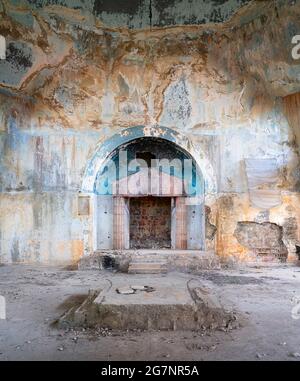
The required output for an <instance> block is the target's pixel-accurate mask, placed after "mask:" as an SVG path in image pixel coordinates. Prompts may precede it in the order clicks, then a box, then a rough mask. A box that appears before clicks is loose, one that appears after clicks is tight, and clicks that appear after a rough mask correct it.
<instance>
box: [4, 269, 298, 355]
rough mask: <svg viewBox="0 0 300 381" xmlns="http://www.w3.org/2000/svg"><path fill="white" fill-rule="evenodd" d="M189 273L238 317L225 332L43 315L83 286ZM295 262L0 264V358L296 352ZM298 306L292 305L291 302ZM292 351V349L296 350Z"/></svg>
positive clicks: (70, 301)
mask: <svg viewBox="0 0 300 381" xmlns="http://www.w3.org/2000/svg"><path fill="white" fill-rule="evenodd" d="M191 278H196V279H199V280H200V281H201V282H204V283H205V284H206V285H207V286H208V287H209V288H210V289H211V290H212V292H217V293H218V294H219V295H221V296H222V297H223V299H224V301H225V300H226V306H227V305H231V306H232V307H233V308H234V309H235V310H237V311H239V312H240V314H241V315H242V316H243V317H244V318H243V319H242V325H243V326H242V327H240V328H238V329H235V330H231V331H229V332H222V331H212V332H206V333H203V332H192V331H176V332H173V331H172V332H171V331H169V332H165V331H161V332H139V331H136V332H120V331H105V330H102V329H98V330H88V329H85V330H84V329H81V330H58V329H56V328H53V326H52V325H51V323H52V322H53V321H54V320H55V319H57V318H58V317H59V316H60V315H61V314H62V313H63V312H65V311H66V310H67V309H68V308H69V307H71V306H72V305H74V303H80V302H81V301H82V300H83V299H84V297H85V296H86V295H87V293H88V290H89V289H96V288H98V287H99V285H100V284H104V283H105V279H110V280H111V282H112V284H113V285H114V283H116V284H117V283H118V284H120V283H122V284H124V285H127V284H128V285H130V284H133V283H134V284H148V285H151V284H152V283H153V284H155V283H156V284H159V282H161V283H162V284H168V283H170V284H173V285H176V282H177V283H178V288H179V289H181V287H183V285H184V284H186V282H187V281H188V280H189V279H191ZM299 286H300V268H299V267H296V266H292V265H289V266H272V267H243V268H240V269H238V270H220V271H203V273H202V274H201V275H197V276H195V275H193V276H191V275H188V274H179V273H169V274H167V275H165V276H164V275H151V276H149V275H127V274H113V273H108V272H99V271H71V270H66V269H62V268H57V267H45V266H28V265H7V266H1V267H0V295H3V296H5V298H6V303H7V319H6V320H0V359H1V360H259V361H263V360H299V359H300V337H299V335H298V332H299V328H300V319H298V320H297V319H293V318H292V308H293V307H294V306H295V305H296V303H298V302H300V287H299ZM299 310H300V309H299ZM298 356H299V357H298Z"/></svg>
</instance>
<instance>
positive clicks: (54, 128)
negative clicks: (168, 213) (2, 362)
mask: <svg viewBox="0 0 300 381" xmlns="http://www.w3.org/2000/svg"><path fill="white" fill-rule="evenodd" d="M123 3H126V4H129V2H123ZM130 3H131V4H132V8H130V9H129V8H126V7H128V6H126V7H125V6H124V7H119V6H118V2H110V5H109V3H108V1H99V2H97V5H95V4H96V2H94V1H93V0H85V1H84V2H81V1H80V2H79V1H78V2H76V1H75V2H74V1H72V2H71V1H67V0H66V1H59V0H56V1H50V0H40V1H36V2H33V1H29V0H28V1H16V0H11V1H7V0H5V1H1V2H0V17H1V23H0V34H1V35H3V36H5V37H6V42H7V59H6V60H0V151H1V158H0V191H1V195H0V213H1V214H0V240H1V245H0V250H1V251H0V261H1V262H2V261H3V262H11V261H13V262H20V261H21V262H22V261H39V262H71V261H74V260H76V259H77V258H79V257H80V256H81V255H84V254H86V253H89V252H91V251H92V245H93V224H92V219H93V218H92V215H93V210H92V203H91V208H90V213H89V214H88V215H78V192H79V190H80V189H82V182H83V179H84V173H85V170H86V166H87V164H88V162H89V160H90V159H91V158H92V156H93V155H94V153H95V152H96V150H97V148H98V147H101V144H102V143H103V142H105V141H106V140H107V139H108V138H110V137H112V136H114V134H116V133H120V132H121V133H122V131H123V130H124V128H131V127H134V126H138V125H140V126H146V128H148V127H149V128H151V131H156V132H157V134H158V135H159V134H160V132H159V131H160V130H159V129H158V127H156V126H157V125H160V126H164V127H168V128H170V129H171V130H173V131H175V132H176V133H180V134H182V136H186V137H187V138H188V142H189V143H188V144H189V145H191V147H190V152H191V151H193V152H194V153H195V156H196V157H195V160H196V161H199V162H201V161H204V160H206V162H207V163H209V166H210V171H211V172H212V177H213V178H214V179H215V180H216V186H215V188H214V187H211V188H209V189H207V191H206V205H207V206H208V207H209V208H210V210H211V213H210V217H209V221H210V223H211V224H212V225H214V226H216V228H217V231H216V233H215V234H214V236H213V238H212V239H207V248H212V249H215V250H216V252H217V253H218V255H221V256H224V257H229V256H233V257H235V258H238V259H240V260H247V259H251V258H252V256H251V253H250V251H249V248H247V247H246V246H244V245H241V243H239V242H238V241H237V239H236V238H235V236H234V231H235V229H236V227H237V224H238V222H241V221H250V222H251V221H252V222H259V223H261V222H271V223H276V224H278V225H280V226H282V227H283V237H282V240H283V242H284V244H285V246H286V247H287V249H288V252H289V257H288V258H289V259H291V260H292V259H293V258H295V244H296V243H297V242H299V239H300V233H299V226H300V225H299V224H300V210H299V205H300V203H299V201H300V200H299V197H300V196H299V192H300V182H299V180H300V173H299V146H298V142H299V140H297V139H295V132H294V130H293V129H292V127H291V125H290V124H289V123H291V124H292V123H293V122H291V120H290V119H291V118H289V117H287V114H286V112H284V111H285V110H286V101H284V100H283V98H284V97H287V96H289V95H290V94H293V93H296V92H299V91H300V83H299V75H300V61H299V60H293V59H292V56H291V49H292V45H291V38H292V36H293V35H294V34H297V33H298V34H300V32H299V31H300V2H299V1H293V2H289V1H279V0H278V1H259V2H256V1H252V2H247V4H243V3H246V2H244V1H238V0H236V1H234V0H231V1H230V0H228V1H220V2H215V1H212V2H204V1H203V4H202V5H203V6H201V7H200V5H199V3H198V2H196V1H188V0H186V1H185V0H181V1H179V0H173V1H171V0H170V1H163V2H161V1H152V7H153V8H152V13H151V14H152V16H151V20H150V18H149V1H147V0H144V1H138V2H130ZM135 3H136V4H135ZM204 3H205V4H204ZM215 3H217V4H215ZM111 4H114V5H111ZM162 4H163V5H162ZM197 4H198V5H197ZM213 5H215V6H216V5H217V6H216V7H213ZM114 7H118V9H117V8H114ZM215 12H217V14H215ZM150 26H151V28H150ZM171 26H172V27H171ZM285 99H286V98H285ZM246 158H276V161H277V164H278V170H279V180H278V182H277V183H276V184H274V187H276V188H278V189H280V192H281V204H280V205H279V206H277V207H275V208H272V209H270V210H268V211H263V210H259V209H256V208H254V207H251V206H250V203H249V195H248V184H247V177H246V173H245V167H244V159H246ZM252 259H253V258H252Z"/></svg>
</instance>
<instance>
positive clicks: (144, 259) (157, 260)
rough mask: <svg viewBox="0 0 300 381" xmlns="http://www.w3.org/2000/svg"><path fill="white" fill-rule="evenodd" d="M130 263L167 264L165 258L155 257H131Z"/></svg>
mask: <svg viewBox="0 0 300 381" xmlns="http://www.w3.org/2000/svg"><path fill="white" fill-rule="evenodd" d="M132 263H167V258H159V257H158V258H157V257H144V256H141V257H133V258H132Z"/></svg>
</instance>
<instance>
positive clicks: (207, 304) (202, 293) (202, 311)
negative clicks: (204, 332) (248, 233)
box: [58, 274, 236, 330]
mask: <svg viewBox="0 0 300 381" xmlns="http://www.w3.org/2000/svg"><path fill="white" fill-rule="evenodd" d="M141 277H142V276H139V278H136V277H135V279H134V281H133V283H132V288H135V289H136V288H138V289H139V288H143V287H139V286H136V285H137V283H140V284H141V286H145V285H147V286H150V288H149V289H150V292H147V291H142V290H136V291H135V293H129V291H130V289H131V284H130V279H132V280H133V278H132V277H128V278H127V281H124V280H122V281H120V280H115V279H114V278H111V280H109V281H108V282H107V283H106V284H102V285H101V288H99V289H98V290H95V291H91V292H90V294H89V296H88V297H87V299H86V300H85V301H84V302H83V303H82V305H81V306H80V307H78V308H77V307H74V308H71V309H70V310H69V311H67V312H66V313H65V314H64V315H63V316H62V317H61V318H60V319H59V321H58V324H59V326H60V327H64V328H65V327H101V328H108V329H120V330H128V329H129V330H131V329H132V330H135V329H140V330H149V329H154V330H199V329H204V328H205V329H216V328H222V329H229V328H232V327H233V326H234V325H236V315H235V314H234V312H233V311H232V310H231V308H225V307H224V306H223V305H222V304H221V303H220V298H219V296H218V294H216V292H215V291H214V290H212V289H210V288H208V287H207V286H206V285H205V284H204V283H203V282H201V283H200V282H199V281H198V280H190V281H188V282H187V280H186V279H183V278H181V277H180V274H178V276H177V277H175V276H172V277H171V278H170V277H168V276H166V277H156V278H155V277H151V278H149V277H148V276H144V277H143V278H141ZM133 285H135V286H133ZM122 290H123V291H122ZM123 292H124V293H123Z"/></svg>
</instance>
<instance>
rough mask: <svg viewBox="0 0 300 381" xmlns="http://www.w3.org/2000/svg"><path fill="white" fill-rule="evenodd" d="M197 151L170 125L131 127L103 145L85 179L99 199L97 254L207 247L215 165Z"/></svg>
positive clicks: (86, 186)
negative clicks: (207, 192)
mask: <svg viewBox="0 0 300 381" xmlns="http://www.w3.org/2000/svg"><path fill="white" fill-rule="evenodd" d="M124 152H125V153H126V164H125V166H124V165H123V164H121V165H120V156H121V155H123V154H124ZM191 152H195V151H194V147H193V145H192V144H191V142H190V141H189V140H188V139H187V138H186V137H184V136H183V135H181V134H179V133H177V132H175V131H173V130H171V129H168V128H164V127H156V128H154V127H152V128H150V127H142V126H138V127H134V128H129V129H126V130H122V131H121V132H120V133H119V134H116V135H114V136H113V137H111V138H110V139H108V140H106V141H105V142H103V143H102V144H100V145H99V147H98V149H97V150H96V152H95V154H94V155H93V157H92V158H91V160H90V162H89V164H88V167H87V169H86V172H85V177H84V181H83V191H85V192H89V193H92V195H93V196H92V197H93V201H94V207H93V213H94V216H93V217H94V218H93V224H94V226H93V232H94V233H93V234H94V250H104V249H130V248H132V249H135V248H141V249H144V248H146V249H149V248H152V249H164V248H172V249H181V250H182V249H195V250H196V249H197V250H204V249H205V233H204V231H205V216H204V211H205V208H204V195H205V190H206V189H207V187H208V188H209V189H210V190H212V189H214V184H213V177H212V176H211V174H210V176H208V178H209V179H208V180H207V179H206V178H205V176H204V175H203V173H202V168H203V169H204V171H205V172H207V168H208V167H209V165H208V163H207V162H205V160H203V161H201V160H200V159H199V156H200V157H201V154H202V153H201V152H198V155H197V158H198V160H196V158H195V157H194V156H193V155H192V153H191ZM123 159H124V157H122V160H123ZM132 162H133V163H134V164H133V165H132ZM150 162H155V163H157V166H156V167H155V166H154V167H153V166H152V165H151V169H149V168H148V167H147V163H150ZM166 162H169V163H170V166H169V167H164V165H162V163H164V164H165V163H166ZM128 163H129V164H128ZM141 163H142V164H144V166H143V165H141V166H137V164H141ZM180 163H181V165H180ZM199 163H200V165H201V167H202V168H201V167H200V165H199ZM146 168H147V169H146ZM166 168H167V169H166ZM187 168H189V169H190V172H189V171H188V169H187ZM124 169H126V171H125V174H124ZM149 171H150V172H149ZM187 173H190V175H189V176H188V177H187V175H186V174H187ZM155 176H156V177H155ZM147 179H148V180H149V183H148V182H147V181H146V180H147ZM153 179H156V180H153ZM166 183H168V184H171V185H170V186H167V187H165V186H164V185H162V184H166ZM124 184H125V191H124ZM145 184H147V185H146V186H145ZM157 184H160V185H159V186H158V188H157ZM120 189H121V191H120Z"/></svg>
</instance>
